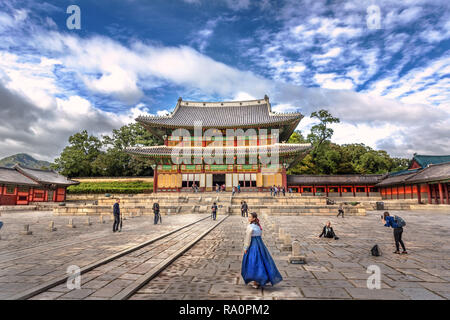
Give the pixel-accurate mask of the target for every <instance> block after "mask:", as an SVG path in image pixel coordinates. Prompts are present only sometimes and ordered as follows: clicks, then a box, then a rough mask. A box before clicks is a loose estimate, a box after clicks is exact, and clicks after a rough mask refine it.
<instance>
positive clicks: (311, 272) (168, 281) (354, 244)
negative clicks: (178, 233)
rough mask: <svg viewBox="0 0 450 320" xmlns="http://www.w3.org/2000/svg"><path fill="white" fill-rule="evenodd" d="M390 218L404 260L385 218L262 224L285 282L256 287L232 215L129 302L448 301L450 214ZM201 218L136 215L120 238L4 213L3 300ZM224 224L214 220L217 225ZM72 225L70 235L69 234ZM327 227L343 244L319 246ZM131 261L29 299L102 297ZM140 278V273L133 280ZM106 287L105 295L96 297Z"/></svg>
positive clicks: (46, 217) (106, 230)
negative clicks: (243, 272) (374, 277)
mask: <svg viewBox="0 0 450 320" xmlns="http://www.w3.org/2000/svg"><path fill="white" fill-rule="evenodd" d="M250 210H251V208H250ZM390 213H391V215H395V214H398V215H400V216H401V217H402V218H404V219H405V220H406V222H407V226H406V227H405V231H404V235H403V240H404V242H405V244H406V247H407V250H408V253H409V254H408V255H395V254H393V251H394V240H393V235H392V229H388V228H385V227H384V226H383V225H382V224H381V222H380V215H381V214H382V211H367V215H366V216H346V217H345V218H344V219H342V218H336V217H324V216H275V215H271V216H265V217H260V218H261V223H262V227H263V240H264V242H265V243H266V245H267V247H268V248H269V251H270V252H271V254H272V256H273V258H274V259H275V262H276V264H277V266H278V269H279V270H280V272H281V274H282V276H283V278H284V280H283V281H282V282H281V283H279V284H278V285H276V286H275V287H271V286H270V285H269V286H266V287H264V288H262V289H253V288H251V287H250V286H245V285H244V284H243V281H242V278H241V276H240V268H241V259H242V253H243V252H242V246H243V238H244V232H245V227H246V223H247V222H246V218H242V217H240V216H237V215H232V216H229V217H228V218H226V219H225V220H224V221H223V222H222V223H220V224H218V226H217V227H216V228H215V229H213V230H212V231H211V232H210V233H209V234H207V235H206V236H205V237H204V238H203V239H201V240H200V241H199V242H197V243H196V244H195V245H194V246H193V247H192V248H191V249H189V250H188V251H187V252H185V253H184V254H183V255H182V256H180V257H179V258H178V259H176V260H175V261H174V262H173V263H172V264H170V265H169V266H167V268H165V269H164V270H163V271H162V272H161V273H159V274H158V275H157V276H156V277H155V278H153V279H152V280H151V281H150V282H149V283H147V284H146V285H145V286H144V287H142V288H141V289H140V290H139V291H138V292H137V293H135V294H134V295H132V296H131V299H241V300H251V299H438V300H442V299H449V298H450V263H449V262H450V245H449V244H448V235H449V231H448V230H449V228H450V219H448V213H446V212H443V211H439V212H433V211H428V212H425V211H391V212H390ZM202 217H207V215H206V214H183V215H168V216H163V224H161V225H154V224H153V219H152V216H137V217H133V218H127V220H125V221H124V228H123V231H122V232H121V233H118V234H113V233H112V231H111V225H112V221H111V220H108V221H105V222H104V223H101V222H100V218H99V217H90V222H91V225H88V224H87V217H80V216H77V217H71V216H54V215H53V214H52V213H51V212H39V211H29V212H12V213H3V214H2V216H1V217H0V220H1V221H3V222H4V224H5V225H4V227H3V228H2V230H1V231H0V236H1V240H0V252H1V253H0V298H1V299H7V298H8V297H11V296H13V295H16V294H20V293H21V292H23V291H25V290H27V289H29V288H32V287H34V286H36V285H39V284H41V283H43V282H45V281H49V280H51V279H53V278H55V277H58V276H61V275H64V274H65V272H66V269H67V267H68V266H70V265H77V266H79V267H83V266H85V265H88V264H90V263H93V262H95V261H97V260H99V259H102V258H104V257H107V256H110V255H112V254H114V253H117V252H119V251H121V250H124V249H126V248H130V247H132V246H135V245H137V244H139V243H142V242H144V241H147V240H149V239H151V238H154V237H155V236H157V235H161V234H163V233H166V232H168V231H171V230H174V229H176V228H179V227H181V226H182V225H185V224H188V223H191V222H194V221H197V220H199V219H201V218H202ZM223 217H224V215H223V213H221V212H219V215H218V220H219V219H221V218H223ZM71 218H73V223H74V224H75V226H76V227H75V228H69V227H68V226H67V224H68V221H69V219H71ZM207 220H208V219H207ZM328 220H330V221H331V223H332V226H333V228H334V230H335V232H336V234H337V235H338V236H339V237H340V239H339V240H329V239H323V238H321V239H319V238H318V235H319V234H320V232H321V229H322V227H323V225H324V224H325V223H326V221H328ZM50 221H54V224H55V227H56V228H57V230H56V231H53V232H52V231H49V223H50ZM274 222H275V223H276V224H277V225H278V226H279V227H281V228H283V229H284V230H285V231H286V232H287V233H289V234H290V236H291V239H292V240H298V241H299V242H300V245H301V253H302V254H303V255H304V256H305V257H306V261H307V263H306V264H304V265H299V264H289V263H288V255H289V254H290V252H288V251H283V250H281V249H282V248H281V246H282V243H280V242H279V241H277V240H278V233H277V232H275V230H274V229H273V228H272V223H274ZM204 223H205V225H206V223H210V222H204ZM24 224H29V226H30V230H31V231H32V232H33V234H31V235H25V234H22V233H21V231H22V230H23V225H24ZM197 229H198V228H197ZM190 230H192V231H190ZM189 232H198V231H196V228H192V229H189V230H187V231H186V232H185V233H186V234H187V236H188V237H189ZM191 238H192V237H191ZM168 241H175V239H174V240H170V239H169V240H168ZM168 243H169V242H168ZM375 244H378V245H379V246H380V248H381V251H382V253H383V254H382V256H380V257H372V256H371V255H370V248H372V246H373V245H375ZM169 249H170V245H166V246H161V248H160V250H159V251H158V256H159V257H163V256H165V250H169ZM148 251H149V250H147V252H148ZM145 254H146V253H143V255H145ZM166 255H167V254H166ZM133 257H134V259H136V257H138V254H137V253H136V254H134V255H132V256H130V257H129V258H128V256H124V257H122V258H120V259H118V260H117V261H113V262H112V266H114V268H116V270H115V271H114V272H115V275H114V277H109V276H107V275H106V273H107V272H108V270H109V269H111V268H110V267H109V266H108V268H106V267H103V268H102V267H99V268H98V270H94V271H92V272H91V273H92V274H91V275H89V276H87V275H86V276H85V277H84V275H82V285H81V291H79V292H78V294H77V293H76V290H75V291H73V293H72V294H67V289H66V288H64V286H65V284H64V285H60V286H59V289H58V288H54V289H52V290H51V291H48V292H44V293H42V294H40V295H37V296H35V297H33V299H108V298H109V297H110V296H108V294H107V292H109V291H108V290H107V289H108V288H110V289H111V288H112V289H114V288H115V286H114V285H115V284H116V283H119V282H122V283H127V281H130V280H132V279H134V278H135V277H134V276H133V272H131V271H130V269H131V268H134V269H137V268H136V265H135V264H132V263H130V261H129V260H130V259H131V260H132V259H133ZM152 259H153V258H152ZM369 265H376V266H378V267H379V268H380V269H381V282H382V285H381V289H372V290H370V289H368V288H367V284H366V283H367V279H368V277H369V276H370V274H368V273H367V272H366V271H367V267H368V266H369ZM104 273H105V274H104ZM138 274H140V273H139V271H136V274H135V276H136V277H137V275H138ZM83 277H84V278H83ZM99 277H101V279H100V280H99ZM94 282H95V283H94ZM113 282H114V283H113ZM102 288H103V291H102V292H106V293H105V294H99V291H100V290H102ZM105 288H107V289H105ZM112 289H111V290H112Z"/></svg>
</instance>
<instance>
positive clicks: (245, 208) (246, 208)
mask: <svg viewBox="0 0 450 320" xmlns="http://www.w3.org/2000/svg"><path fill="white" fill-rule="evenodd" d="M244 213H245V216H246V217H248V204H247V201H244Z"/></svg>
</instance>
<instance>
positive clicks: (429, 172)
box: [377, 162, 450, 187]
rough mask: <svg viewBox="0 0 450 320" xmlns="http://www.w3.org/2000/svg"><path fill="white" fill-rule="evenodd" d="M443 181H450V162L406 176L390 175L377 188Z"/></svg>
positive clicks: (434, 165)
mask: <svg viewBox="0 0 450 320" xmlns="http://www.w3.org/2000/svg"><path fill="white" fill-rule="evenodd" d="M442 180H450V162H445V163H439V164H430V165H428V166H427V167H426V168H424V169H419V170H410V172H409V173H405V174H398V175H390V176H389V177H388V178H386V179H384V180H383V181H381V182H380V183H378V184H377V186H380V187H382V186H388V185H398V184H412V183H421V182H433V181H442Z"/></svg>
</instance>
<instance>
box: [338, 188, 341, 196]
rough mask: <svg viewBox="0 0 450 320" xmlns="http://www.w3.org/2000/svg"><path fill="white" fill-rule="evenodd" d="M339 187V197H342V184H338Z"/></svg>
mask: <svg viewBox="0 0 450 320" xmlns="http://www.w3.org/2000/svg"><path fill="white" fill-rule="evenodd" d="M338 188H339V197H342V186H338Z"/></svg>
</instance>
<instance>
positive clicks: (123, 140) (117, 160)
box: [92, 123, 157, 176]
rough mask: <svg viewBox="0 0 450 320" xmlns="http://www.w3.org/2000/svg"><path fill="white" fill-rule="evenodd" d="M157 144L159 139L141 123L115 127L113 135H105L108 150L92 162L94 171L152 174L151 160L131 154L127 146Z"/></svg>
mask: <svg viewBox="0 0 450 320" xmlns="http://www.w3.org/2000/svg"><path fill="white" fill-rule="evenodd" d="M156 144H157V139H156V138H155V137H154V136H153V135H152V134H151V133H150V132H148V131H147V130H145V128H144V127H143V126H141V125H140V124H139V123H132V124H129V125H126V126H122V127H121V128H120V129H114V130H113V132H112V136H108V135H106V136H103V146H104V147H106V148H107V150H106V152H105V153H103V154H102V155H100V156H99V157H98V158H97V159H96V161H94V163H93V164H92V165H93V170H94V173H95V174H98V175H102V176H136V175H138V176H140V175H152V174H153V169H151V163H150V161H149V160H148V159H145V158H143V157H135V156H131V155H130V154H128V153H126V152H125V148H127V147H134V146H137V145H142V146H152V145H156Z"/></svg>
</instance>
